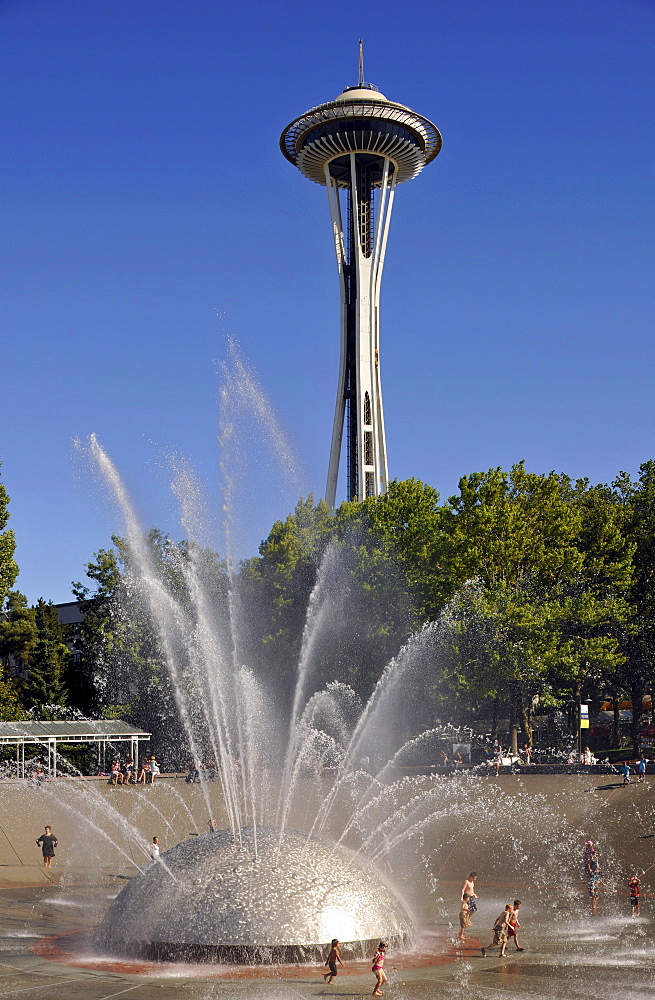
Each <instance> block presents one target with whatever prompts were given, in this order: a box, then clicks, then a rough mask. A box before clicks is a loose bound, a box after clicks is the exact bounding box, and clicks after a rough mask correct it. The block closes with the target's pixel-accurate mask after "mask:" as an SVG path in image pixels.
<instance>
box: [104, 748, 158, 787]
mask: <svg viewBox="0 0 655 1000" xmlns="http://www.w3.org/2000/svg"><path fill="white" fill-rule="evenodd" d="M137 771H138V775H137ZM159 773H160V767H159V764H158V763H157V758H156V757H155V755H154V754H153V755H152V756H151V758H150V760H148V758H147V757H144V759H143V760H142V761H141V767H140V768H138V767H137V766H136V764H135V762H134V758H132V757H128V758H127V760H126V761H125V762H124V763H122V764H121V762H120V760H115V761H114V762H113V764H112V765H111V772H110V775H109V784H110V785H138V784H144V785H151V784H152V783H153V781H154V780H155V778H156V777H157V775H158V774H159Z"/></svg>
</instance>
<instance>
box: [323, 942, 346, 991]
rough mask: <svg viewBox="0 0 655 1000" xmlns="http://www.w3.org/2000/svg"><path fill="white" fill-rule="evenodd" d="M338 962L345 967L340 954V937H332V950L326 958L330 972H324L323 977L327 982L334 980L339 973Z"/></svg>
mask: <svg viewBox="0 0 655 1000" xmlns="http://www.w3.org/2000/svg"><path fill="white" fill-rule="evenodd" d="M337 962H338V963H339V965H341V966H342V967H343V962H342V961H341V955H340V954H339V939H338V938H332V944H331V945H330V952H329V954H328V957H327V958H326V960H325V964H326V965H327V967H328V969H329V970H330V971H329V972H324V973H323V979H324V980H325V982H326V983H331V982H332V980H333V979H334V978H335V977H336V975H337Z"/></svg>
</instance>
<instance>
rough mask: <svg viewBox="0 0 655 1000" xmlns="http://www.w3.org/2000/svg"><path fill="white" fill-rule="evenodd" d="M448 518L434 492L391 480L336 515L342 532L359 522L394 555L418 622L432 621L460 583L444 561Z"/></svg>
mask: <svg viewBox="0 0 655 1000" xmlns="http://www.w3.org/2000/svg"><path fill="white" fill-rule="evenodd" d="M448 514H449V512H448V511H447V510H446V509H445V508H443V507H441V506H440V505H439V494H438V492H437V491H436V490H435V489H434V488H433V487H432V486H428V485H427V484H426V483H422V482H421V481H420V480H418V479H407V480H404V481H402V482H399V481H398V480H393V481H392V482H391V483H389V488H388V490H387V492H386V493H383V494H381V495H380V496H377V497H371V498H369V499H367V500H364V501H363V502H362V503H357V502H355V501H351V502H348V503H344V504H342V505H341V507H340V508H339V510H338V511H337V524H338V526H339V527H340V529H341V532H342V534H343V529H344V528H345V527H346V526H348V525H353V524H365V526H366V529H367V531H368V532H369V534H370V536H371V538H375V539H376V544H377V547H378V549H380V550H381V549H382V548H384V549H385V550H386V551H387V552H388V553H389V555H393V556H394V557H395V559H396V560H397V566H398V570H399V571H400V572H401V573H402V575H403V578H404V580H405V584H406V587H407V588H408V592H409V594H410V595H411V600H412V604H413V607H414V611H415V614H416V618H417V620H418V621H420V622H421V623H422V622H426V621H432V620H434V619H435V618H436V617H437V616H438V615H439V613H440V612H441V610H442V609H443V607H444V605H445V603H446V602H447V601H448V600H449V599H450V597H451V596H452V594H453V593H454V591H455V589H456V588H457V587H458V586H459V585H460V584H461V583H462V582H463V581H462V579H460V577H459V576H457V577H453V573H452V569H453V567H452V563H451V561H450V560H449V558H448V556H449V551H448V549H447V544H448V536H447V534H446V532H445V530H444V529H445V523H446V520H447V518H448Z"/></svg>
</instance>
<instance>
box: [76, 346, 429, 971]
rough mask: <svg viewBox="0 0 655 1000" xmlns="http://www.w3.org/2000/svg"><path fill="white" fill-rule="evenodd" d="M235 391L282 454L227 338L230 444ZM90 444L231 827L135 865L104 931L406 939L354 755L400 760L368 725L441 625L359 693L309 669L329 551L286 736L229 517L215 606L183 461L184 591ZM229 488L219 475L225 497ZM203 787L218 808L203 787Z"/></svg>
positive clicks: (298, 948) (380, 715) (131, 939)
mask: <svg viewBox="0 0 655 1000" xmlns="http://www.w3.org/2000/svg"><path fill="white" fill-rule="evenodd" d="M244 399H248V400H253V401H255V402H256V407H257V411H258V413H259V414H260V416H263V419H264V421H265V423H266V424H267V426H268V427H269V429H272V431H273V433H272V434H271V437H272V439H273V440H274V442H275V444H276V446H277V449H278V451H280V450H282V453H283V458H284V457H285V452H284V449H280V440H281V438H280V435H279V432H277V430H276V429H275V427H274V426H273V419H272V416H271V413H270V411H269V410H267V409H266V408H265V407H263V406H262V404H261V399H262V394H261V392H260V390H259V389H258V387H257V386H256V385H255V384H254V382H253V379H252V376H249V375H248V373H247V370H246V368H245V366H244V365H243V363H242V362H241V361H240V359H239V358H238V356H237V355H236V354H235V352H234V351H233V352H232V368H231V371H230V372H228V373H227V377H226V387H225V388H224V391H223V414H222V427H223V433H222V438H223V442H224V444H225V442H226V441H227V442H229V443H230V444H231V443H232V442H233V437H234V421H233V419H232V417H233V414H232V412H231V411H232V410H233V409H234V408H235V406H237V407H241V406H242V405H243V401H244ZM90 451H91V453H92V455H93V457H94V459H95V462H96V463H97V466H98V468H99V469H100V470H101V472H102V475H103V477H104V480H105V482H106V483H107V484H108V485H109V486H110V488H111V491H112V494H113V496H114V497H115V498H116V500H117V502H118V505H119V507H120V511H121V514H122V518H123V522H124V526H125V536H126V541H127V545H128V552H129V557H128V558H129V563H130V575H131V589H132V591H133V592H135V593H138V595H139V600H140V602H141V604H142V606H143V607H145V608H146V609H147V614H148V617H149V619H150V621H151V622H152V623H153V625H154V627H155V628H156V631H157V636H158V641H159V647H160V650H161V654H162V657H163V659H164V660H165V662H166V666H167V670H168V675H169V677H170V681H171V686H172V691H173V694H174V697H175V702H176V707H177V712H178V714H179V718H180V719H181V720H182V723H183V725H184V730H185V734H186V739H187V741H188V747H189V751H190V754H191V756H192V757H193V759H194V761H195V762H196V763H197V764H199V763H200V762H201V761H203V760H205V759H207V755H209V756H210V757H211V758H212V760H213V761H214V762H215V769H216V774H217V777H218V782H219V783H220V790H221V793H222V799H223V803H224V808H225V812H226V815H227V819H228V828H227V829H226V830H223V831H221V832H220V833H217V834H212V835H209V836H203V837H198V838H194V839H192V840H189V841H186V842H182V843H180V844H179V845H178V846H176V847H175V848H173V849H172V850H170V851H167V852H166V853H165V854H164V855H163V857H162V860H161V862H160V863H158V864H155V865H150V866H149V867H148V868H147V869H146V870H145V871H144V872H143V873H142V874H141V875H138V876H137V877H135V878H134V879H133V880H132V882H131V883H130V884H129V885H128V886H127V887H126V888H125V889H124V890H123V892H122V893H121V894H120V895H119V896H118V898H117V899H116V901H115V903H114V904H113V905H112V906H111V907H110V910H109V912H108V913H107V915H106V917H105V920H104V921H103V924H102V927H101V928H100V931H99V933H98V937H97V940H98V944H99V945H100V946H101V947H102V948H103V949H105V950H106V949H110V950H112V951H113V952H115V953H121V954H131V955H139V956H147V957H157V958H164V957H166V958H176V959H177V958H186V959H187V960H198V959H199V958H200V959H202V960H222V961H234V960H240V961H248V962H258V961H259V962H270V961H272V960H275V961H279V960H282V959H286V960H289V961H291V960H294V961H296V960H300V959H301V958H304V959H312V958H316V957H317V956H318V955H319V954H321V953H322V952H323V950H324V948H325V945H326V944H327V943H328V942H329V941H330V939H331V938H332V937H334V936H335V935H336V936H338V937H339V938H340V939H341V940H342V941H343V942H344V948H345V953H346V954H354V953H355V952H357V951H358V952H359V953H361V954H363V953H364V951H365V950H366V949H370V947H371V945H373V944H376V943H377V941H378V940H380V938H383V937H387V938H389V939H390V940H391V941H393V942H397V943H404V944H406V943H407V942H408V941H410V940H411V938H412V936H413V933H414V929H415V919H414V918H413V917H412V915H411V906H410V905H409V904H408V902H407V900H405V899H403V898H402V894H401V893H400V892H399V890H398V887H397V886H394V885H393V884H392V883H391V882H390V880H389V878H388V877H386V876H385V874H384V872H383V871H381V870H380V867H379V866H376V865H375V864H374V863H372V861H373V862H374V861H375V857H376V851H379V849H380V845H381V843H383V842H388V840H389V837H388V835H387V833H386V832H383V827H384V817H383V818H382V819H380V818H379V817H376V818H375V819H374V820H373V822H372V825H368V828H367V829H366V830H365V831H364V832H362V830H361V829H360V827H361V817H362V816H363V814H364V812H366V813H367V824H370V821H371V819H372V817H373V816H374V814H375V809H376V801H377V799H378V798H379V796H380V792H381V789H382V788H383V782H384V776H380V775H378V776H376V777H375V778H373V777H372V776H371V775H370V774H367V773H366V772H365V771H364V770H362V769H361V767H360V766H359V762H360V761H361V760H362V759H364V758H365V759H367V760H369V759H371V758H372V757H374V758H376V759H380V753H382V754H383V755H384V760H383V763H385V762H387V761H388V762H389V764H392V763H393V762H392V760H391V759H390V757H389V753H388V749H387V744H388V743H389V741H388V739H387V738H386V737H385V738H384V739H382V740H381V739H380V738H374V734H375V733H376V732H377V731H378V730H379V728H380V724H381V722H382V721H383V720H384V719H385V718H386V719H390V718H392V717H393V714H394V712H393V706H394V703H395V702H397V701H398V700H399V699H401V698H402V692H401V687H400V685H401V682H402V679H403V677H406V676H407V674H408V673H409V672H410V671H411V670H412V669H414V668H415V666H416V663H417V662H418V661H419V660H420V656H421V652H422V650H423V648H424V647H425V645H426V644H428V643H429V642H430V641H431V639H432V638H433V633H434V630H432V631H430V630H426V632H425V633H424V634H423V635H420V636H418V637H416V638H415V639H414V640H413V641H412V642H411V643H410V644H409V645H408V646H407V647H406V648H405V649H404V650H403V651H402V652H401V653H400V654H399V656H398V657H397V658H396V659H395V660H393V661H392V663H391V664H389V665H388V667H387V669H386V670H385V672H384V674H383V676H382V678H381V679H380V681H379V682H378V684H377V686H376V688H375V690H374V692H373V694H372V696H371V698H370V700H369V702H368V703H367V704H366V705H365V706H361V705H359V704H358V699H357V697H356V695H355V693H354V692H353V691H352V690H351V689H350V688H349V687H348V686H347V685H344V684H340V683H335V682H331V681H330V680H329V678H327V679H326V678H323V677H314V676H313V674H314V672H315V671H314V662H313V651H314V649H315V647H316V645H317V644H320V642H321V633H322V630H323V629H325V628H326V626H327V619H329V618H330V617H333V614H334V611H335V608H334V607H333V604H334V597H335V588H336V589H337V590H338V570H339V566H338V554H337V553H336V552H335V551H334V548H329V549H328V551H327V552H326V554H325V556H324V558H323V563H322V567H321V568H320V569H319V572H318V579H317V583H316V586H315V588H314V594H313V596H312V599H311V600H310V605H309V609H308V616H307V622H306V627H305V635H304V637H303V644H302V652H301V657H300V664H299V669H298V675H297V681H296V687H295V693H294V697H293V704H292V709H291V713H290V718H288V719H287V720H286V726H287V727H288V734H287V737H286V738H281V737H280V725H279V723H278V720H276V719H275V718H273V717H272V714H271V711H272V710H271V707H270V706H271V702H272V698H271V697H270V693H269V692H267V691H266V690H265V687H264V686H263V685H262V683H261V682H260V681H259V680H258V678H256V677H255V676H254V674H253V672H252V671H251V670H250V669H248V667H247V666H244V665H243V664H242V662H241V647H242V635H241V632H242V629H243V628H244V624H243V621H242V620H241V619H242V609H241V602H240V600H239V593H238V587H237V583H236V577H235V574H234V573H232V572H231V561H232V560H231V557H230V553H229V548H230V539H231V537H232V535H233V531H232V526H231V525H228V530H227V532H226V538H227V543H226V548H227V550H228V560H227V565H228V580H229V585H228V588H227V592H226V594H225V599H224V601H223V603H222V606H217V604H216V602H215V601H214V600H212V596H211V588H210V586H209V582H208V579H207V567H206V560H204V555H203V554H204V552H205V549H204V548H203V545H202V541H203V540H204V539H205V538H206V535H207V530H206V525H205V522H204V516H203V514H204V509H205V507H204V504H203V501H202V500H201V499H200V498H201V494H202V491H201V489H200V487H199V484H198V482H197V480H196V479H195V477H194V475H193V473H192V471H191V470H190V468H189V467H188V465H186V464H185V463H184V462H181V461H176V462H175V471H174V476H173V484H172V488H173V492H174V493H175V495H176V497H177V498H178V501H179V504H180V509H181V522H182V526H183V529H184V532H185V535H186V538H187V540H188V546H187V548H186V550H185V553H184V556H183V557H182V556H180V558H179V559H178V560H177V563H176V566H175V569H176V571H177V578H178V581H179V580H181V581H182V583H183V587H182V592H181V593H180V592H175V591H174V589H172V588H171V587H170V586H169V585H168V583H167V581H166V579H165V578H164V575H163V574H162V573H161V572H160V571H159V569H158V567H157V566H156V564H155V561H154V560H153V557H152V553H151V550H150V549H149V546H148V544H147V540H146V538H145V536H144V534H143V531H142V529H141V527H140V525H139V523H138V521H137V518H136V515H135V512H134V509H133V506H132V504H131V502H130V499H129V496H128V494H127V490H126V488H125V486H124V484H123V482H122V480H121V477H120V475H119V474H118V471H117V469H116V467H115V466H114V464H113V463H112V462H111V460H110V459H109V457H108V455H107V454H106V452H105V451H104V450H103V448H102V447H101V445H100V443H99V442H98V440H97V439H96V438H95V437H92V438H91V440H90ZM286 464H287V465H288V464H289V463H288V461H287V463H286ZM224 465H225V466H227V465H228V463H224ZM233 488H234V487H233V482H232V480H231V479H230V478H229V477H228V502H227V503H226V508H227V509H228V510H230V507H231V505H232V503H233V501H232V500H231V499H230V498H229V491H231V490H232V489H233ZM326 612H327V616H326ZM315 685H318V686H317V687H316V689H314V686H315ZM387 728H388V729H391V728H392V727H391V726H389V725H388V724H387ZM397 749H398V748H397V747H394V748H393V751H395V750H397ZM393 751H392V755H393ZM308 774H311V775H313V782H312V784H313V788H314V789H315V791H316V790H317V791H318V795H317V796H316V801H315V803H314V805H315V808H314V812H313V814H312V815H311V816H310V817H309V819H308V821H307V822H306V824H305V827H306V828H305V829H304V830H303V831H302V832H300V831H298V830H295V829H294V828H293V827H292V825H291V824H290V816H291V814H292V812H293V805H294V802H295V801H296V799H297V797H298V796H299V795H300V796H304V795H305V786H306V784H307V781H308ZM202 790H203V794H204V795H205V800H206V806H207V812H208V813H209V814H210V815H211V814H212V811H213V809H212V803H211V801H210V797H209V786H208V785H207V784H203V788H202ZM421 798H425V800H426V802H427V801H429V799H430V795H429V793H428V792H427V791H424V792H422V793H420V794H419V796H418V797H417V800H416V801H415V802H414V804H413V812H412V814H411V817H410V819H409V821H408V820H404V821H402V822H398V823H397V824H396V830H395V834H394V839H395V840H398V841H402V840H403V839H404V838H405V837H406V836H407V831H408V830H409V829H410V828H411V827H412V823H413V822H414V815H415V814H416V815H417V816H418V809H419V806H418V801H419V800H420V799H421ZM337 815H339V816H340V817H341V819H340V823H341V827H340V828H339V823H336V824H335V822H334V820H335V817H336V816H337ZM144 913H145V915H146V916H145V917H144ZM137 918H138V919H137ZM136 925H138V927H139V931H138V933H137V934H135V933H134V927H135V926H136Z"/></svg>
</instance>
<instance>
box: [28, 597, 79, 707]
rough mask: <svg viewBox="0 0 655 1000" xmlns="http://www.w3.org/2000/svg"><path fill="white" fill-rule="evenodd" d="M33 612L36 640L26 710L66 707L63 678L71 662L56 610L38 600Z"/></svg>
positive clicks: (30, 664) (30, 666)
mask: <svg viewBox="0 0 655 1000" xmlns="http://www.w3.org/2000/svg"><path fill="white" fill-rule="evenodd" d="M33 611H34V621H35V624H36V630H37V640H36V642H35V644H34V646H33V649H32V652H31V654H30V659H29V669H28V676H27V679H26V680H25V682H24V684H23V686H22V690H21V695H22V700H23V704H24V705H25V707H26V708H37V707H41V706H43V705H65V704H66V703H67V692H66V688H65V686H64V674H65V671H66V667H67V664H68V660H69V658H70V653H69V651H68V647H67V645H66V643H65V642H64V634H63V631H62V628H61V626H60V624H59V619H58V616H57V609H56V607H55V606H54V604H53V603H52V602H51V601H50V602H48V603H46V601H44V600H43V598H39V600H38V601H37V603H36V605H35V607H34V608H33Z"/></svg>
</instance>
